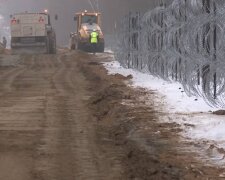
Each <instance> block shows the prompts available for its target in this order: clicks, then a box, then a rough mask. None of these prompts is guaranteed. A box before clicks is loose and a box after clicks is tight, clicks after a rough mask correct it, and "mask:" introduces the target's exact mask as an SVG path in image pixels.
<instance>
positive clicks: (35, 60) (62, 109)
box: [0, 50, 224, 180]
mask: <svg viewBox="0 0 225 180" xmlns="http://www.w3.org/2000/svg"><path fill="white" fill-rule="evenodd" d="M2 58H3V59H0V60H1V63H0V65H1V66H0V180H126V179H135V180H142V179H150V180H151V179H152V180H157V179H168V180H170V179H178V180H179V179H187V180H189V179H190V180H192V179H204V180H206V179H221V178H222V176H221V174H222V173H223V172H224V169H223V168H222V167H221V168H219V167H210V166H206V165H204V164H202V163H201V162H199V161H197V160H196V159H195V158H194V156H195V155H194V154H193V153H189V152H179V151H178V150H177V148H176V149H175V147H179V146H182V143H181V144H179V143H180V142H179V137H178V135H177V134H176V133H177V131H179V127H174V126H175V125H174V126H173V125H171V124H170V125H169V124H162V123H161V124H159V123H157V119H158V118H159V117H160V115H161V112H159V111H157V110H156V109H155V108H154V106H153V105H152V106H146V105H145V104H144V102H143V101H140V100H139V97H141V96H143V97H144V96H145V92H144V91H142V90H133V89H130V88H128V87H127V86H126V85H125V83H124V81H129V78H131V77H123V76H120V75H115V76H109V75H107V72H106V70H105V69H104V67H103V66H102V65H101V62H103V61H109V60H110V56H108V55H107V54H103V55H100V56H98V55H97V56H94V55H89V54H85V53H82V52H69V51H68V50H60V51H59V52H58V54H57V55H21V56H11V55H8V56H7V57H2ZM4 58H6V59H7V61H4ZM152 101H154V92H152ZM153 104H154V103H153ZM170 128H171V129H173V131H171V129H170ZM159 130H160V132H162V133H161V135H160V136H159V135H158V134H157V132H158V131H159Z"/></svg>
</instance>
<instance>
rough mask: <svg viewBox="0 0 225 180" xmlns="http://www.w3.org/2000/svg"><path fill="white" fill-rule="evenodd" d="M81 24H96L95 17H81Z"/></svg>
mask: <svg viewBox="0 0 225 180" xmlns="http://www.w3.org/2000/svg"><path fill="white" fill-rule="evenodd" d="M81 23H82V24H83V23H96V24H97V16H94V15H84V16H82V19H81Z"/></svg>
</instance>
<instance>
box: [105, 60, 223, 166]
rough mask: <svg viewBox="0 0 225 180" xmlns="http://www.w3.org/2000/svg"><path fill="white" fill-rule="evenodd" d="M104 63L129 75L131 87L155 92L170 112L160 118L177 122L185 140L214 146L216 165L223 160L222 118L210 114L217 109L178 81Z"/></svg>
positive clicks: (110, 71)
mask: <svg viewBox="0 0 225 180" xmlns="http://www.w3.org/2000/svg"><path fill="white" fill-rule="evenodd" d="M104 66H105V67H106V69H107V70H108V73H109V74H117V73H118V74H121V75H123V76H128V75H132V76H133V79H132V80H131V85H130V86H132V87H134V88H137V87H141V88H146V89H148V90H151V91H155V92H156V93H157V96H159V99H162V101H163V102H161V103H162V104H165V107H166V111H168V114H169V115H168V117H165V118H164V119H163V120H162V121H164V122H165V121H166V122H171V123H172V122H176V123H178V124H180V125H181V127H182V128H183V132H182V133H181V135H182V136H183V137H184V138H186V139H187V140H192V141H193V142H199V143H203V142H206V144H205V146H207V147H209V146H210V145H211V144H213V145H215V147H217V149H218V150H216V151H217V154H215V153H214V157H213V156H211V157H212V159H213V160H215V159H216V161H217V164H219V163H221V159H224V158H222V157H225V154H224V152H225V151H224V150H225V118H224V116H217V115H213V114H212V113H211V112H212V111H216V110H218V109H217V108H213V107H211V106H209V105H208V104H207V103H206V102H205V101H204V99H203V98H201V97H188V96H187V95H186V94H185V92H184V91H183V88H182V85H180V84H179V83H177V82H167V81H164V80H162V79H160V78H157V77H153V76H152V75H149V74H144V73H141V72H139V71H137V70H133V69H125V68H123V67H122V66H121V65H120V63H119V62H117V61H112V62H106V63H104ZM209 149H210V148H209ZM215 149H216V148H215ZM219 151H222V152H219ZM212 152H213V151H212ZM221 156H222V157H221Z"/></svg>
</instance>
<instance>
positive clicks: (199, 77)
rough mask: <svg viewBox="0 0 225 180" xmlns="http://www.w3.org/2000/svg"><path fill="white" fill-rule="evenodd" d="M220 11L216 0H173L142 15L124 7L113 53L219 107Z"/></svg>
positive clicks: (223, 66)
mask: <svg viewBox="0 0 225 180" xmlns="http://www.w3.org/2000/svg"><path fill="white" fill-rule="evenodd" d="M224 17H225V3H223V2H222V1H217V0H174V1H173V2H172V3H171V4H170V5H169V6H167V7H165V6H160V7H156V8H155V9H153V10H151V11H149V12H147V13H145V14H144V15H143V16H141V15H140V13H130V14H129V15H127V16H126V17H125V18H124V19H123V21H122V22H121V24H120V26H118V27H120V29H119V31H118V33H117V39H118V40H117V42H118V45H117V49H116V59H117V60H118V61H120V63H121V64H122V66H124V67H126V68H135V69H138V70H140V71H142V72H148V73H150V74H152V75H154V76H158V77H160V78H163V79H165V80H167V81H172V80H175V81H178V82H180V83H181V84H182V85H183V87H184V90H185V92H186V93H187V94H188V95H190V96H191V95H192V96H201V97H203V98H204V99H205V100H206V102H207V103H208V104H210V105H212V106H215V107H222V108H225V18H224Z"/></svg>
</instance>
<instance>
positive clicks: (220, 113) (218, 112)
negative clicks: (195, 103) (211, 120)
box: [213, 110, 225, 116]
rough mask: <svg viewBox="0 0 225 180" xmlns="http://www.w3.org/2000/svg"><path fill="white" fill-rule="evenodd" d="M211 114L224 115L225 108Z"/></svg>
mask: <svg viewBox="0 0 225 180" xmlns="http://www.w3.org/2000/svg"><path fill="white" fill-rule="evenodd" d="M213 114H215V115H219V116H224V115H225V110H218V111H214V112H213Z"/></svg>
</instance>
